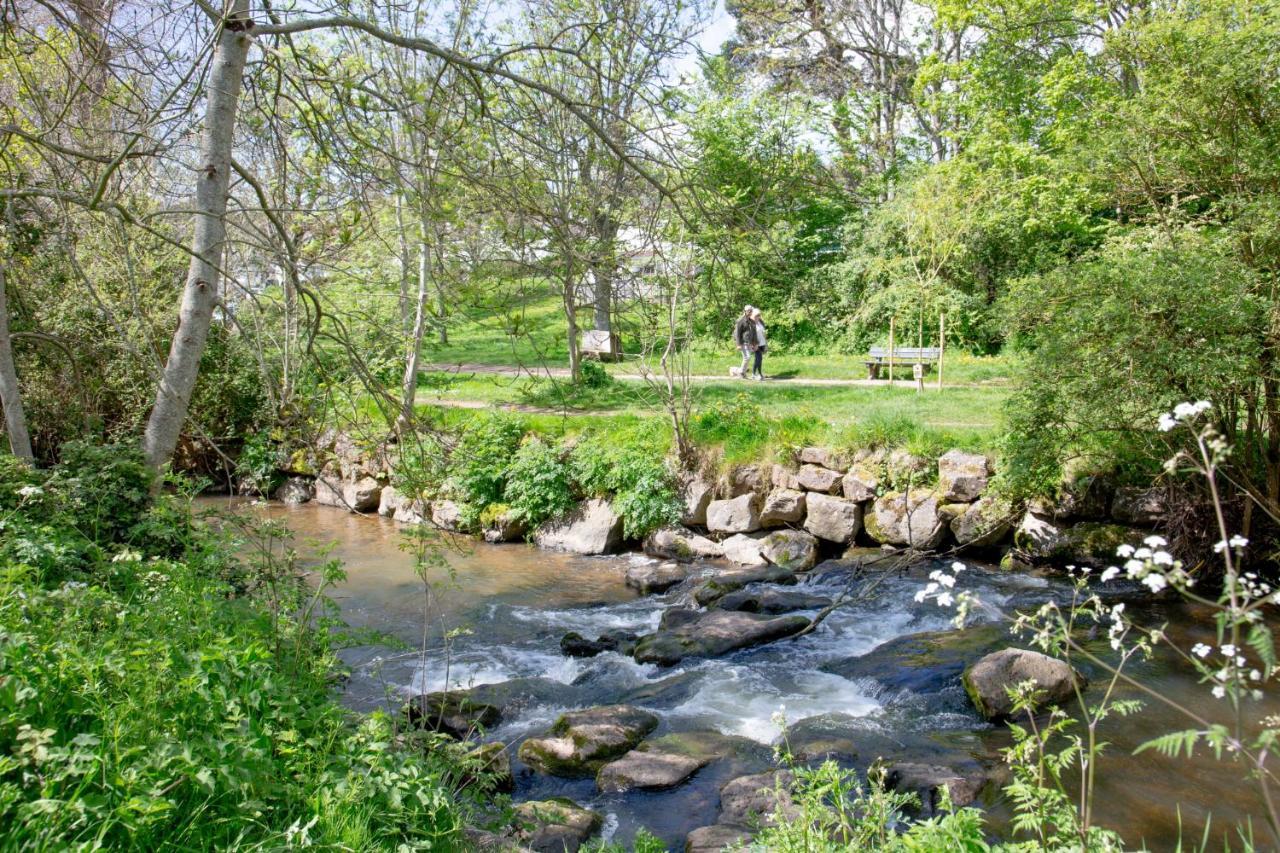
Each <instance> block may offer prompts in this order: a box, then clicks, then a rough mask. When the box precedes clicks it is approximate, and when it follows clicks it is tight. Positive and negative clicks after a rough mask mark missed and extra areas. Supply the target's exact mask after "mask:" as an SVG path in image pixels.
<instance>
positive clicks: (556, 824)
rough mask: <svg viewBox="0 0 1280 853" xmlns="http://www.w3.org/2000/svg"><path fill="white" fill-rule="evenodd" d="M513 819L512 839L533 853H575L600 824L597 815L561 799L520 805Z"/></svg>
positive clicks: (598, 815)
mask: <svg viewBox="0 0 1280 853" xmlns="http://www.w3.org/2000/svg"><path fill="white" fill-rule="evenodd" d="M515 816H516V820H517V821H518V822H519V823H520V830H519V832H518V833H517V835H516V838H517V839H518V840H519V841H520V843H522V844H524V845H525V846H526V847H527V848H528V849H530V850H533V851H534V853H577V851H578V849H579V848H580V847H582V845H583V844H585V843H586V842H587V840H588V839H590V838H591V836H593V835H595V834H596V833H597V832H599V831H600V827H601V826H602V825H603V824H604V819H603V818H602V817H601V816H600V814H599V813H598V812H593V811H591V810H590V809H584V808H582V807H581V806H579V805H578V804H577V803H575V802H573V801H572V800H566V799H563V798H556V799H553V800H536V801H531V802H527V803H520V804H519V805H518V806H516V808H515Z"/></svg>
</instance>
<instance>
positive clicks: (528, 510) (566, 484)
mask: <svg viewBox="0 0 1280 853" xmlns="http://www.w3.org/2000/svg"><path fill="white" fill-rule="evenodd" d="M570 479H571V478H570V475H569V466H568V465H567V464H566V463H565V460H564V455H563V454H562V453H561V452H560V450H559V449H558V448H556V447H554V446H552V445H549V444H547V443H546V442H544V441H543V440H542V439H540V438H537V437H531V438H528V439H526V440H525V441H524V443H523V444H521V445H520V449H519V450H518V451H517V452H516V455H515V458H514V459H513V460H512V462H511V467H510V468H508V469H507V472H506V481H507V482H506V488H505V492H504V494H505V496H506V502H507V504H508V506H509V507H510V509H511V512H512V513H513V515H514V516H515V517H516V518H517V519H519V520H521V521H523V522H525V523H526V524H528V525H529V527H533V526H535V525H537V524H540V523H542V522H543V521H545V520H546V519H548V518H551V517H553V516H556V515H559V514H561V513H563V512H566V511H567V510H569V508H570V507H572V506H573V503H574V500H573V486H572V484H571V482H570Z"/></svg>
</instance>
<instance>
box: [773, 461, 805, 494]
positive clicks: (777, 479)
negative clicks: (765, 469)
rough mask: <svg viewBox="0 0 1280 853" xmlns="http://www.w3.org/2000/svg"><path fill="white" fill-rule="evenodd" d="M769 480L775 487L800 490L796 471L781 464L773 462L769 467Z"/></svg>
mask: <svg viewBox="0 0 1280 853" xmlns="http://www.w3.org/2000/svg"><path fill="white" fill-rule="evenodd" d="M769 480H770V482H771V483H773V487H774V488H775V489H791V490H792V491H797V492H798V491H800V490H801V489H800V481H799V480H798V479H797V478H796V472H795V471H793V470H791V469H790V468H787V467H786V466H783V465H778V464H776V463H775V464H774V466H773V468H771V469H770V474H769Z"/></svg>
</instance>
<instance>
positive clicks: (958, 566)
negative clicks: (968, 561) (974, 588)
mask: <svg viewBox="0 0 1280 853" xmlns="http://www.w3.org/2000/svg"><path fill="white" fill-rule="evenodd" d="M951 571H953V572H955V573H956V574H960V573H961V572H963V571H964V563H961V562H959V561H957V562H954V563H952V564H951Z"/></svg>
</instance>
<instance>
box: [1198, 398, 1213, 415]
mask: <svg viewBox="0 0 1280 853" xmlns="http://www.w3.org/2000/svg"><path fill="white" fill-rule="evenodd" d="M1193 408H1194V409H1195V412H1196V414H1197V415H1198V414H1200V413H1201V412H1207V411H1209V410H1210V409H1212V408H1213V404H1212V403H1210V402H1209V401H1208V400H1199V401H1197V402H1196V404H1195V406H1194V407H1193Z"/></svg>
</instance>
